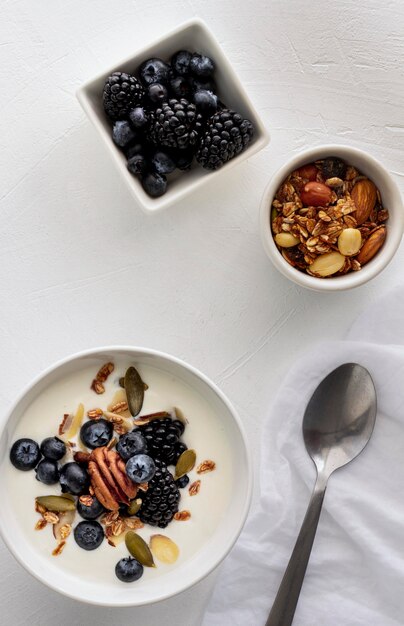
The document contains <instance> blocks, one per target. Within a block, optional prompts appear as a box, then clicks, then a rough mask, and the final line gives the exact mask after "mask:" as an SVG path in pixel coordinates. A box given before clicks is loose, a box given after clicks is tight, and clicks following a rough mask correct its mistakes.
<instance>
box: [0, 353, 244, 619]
mask: <svg viewBox="0 0 404 626" xmlns="http://www.w3.org/2000/svg"><path fill="white" fill-rule="evenodd" d="M113 352H118V353H119V352H132V353H141V354H142V355H144V356H152V357H157V358H159V359H164V360H167V361H169V362H171V363H174V364H175V365H178V366H180V367H182V368H184V369H185V370H187V371H188V372H190V373H191V374H193V375H194V376H196V377H197V378H199V379H200V380H202V382H203V383H205V384H206V385H207V386H208V387H210V389H211V390H212V391H213V392H214V393H215V394H216V395H217V396H218V397H219V399H220V400H221V401H222V402H223V404H224V405H225V406H226V408H227V409H228V411H229V414H230V415H231V417H232V420H233V422H234V423H235V425H236V428H237V430H238V433H239V435H240V444H241V445H242V446H243V448H244V454H245V459H246V464H245V465H246V466H245V473H246V493H245V498H244V501H243V505H242V512H241V514H240V517H239V522H238V524H237V527H236V528H235V530H234V532H233V534H232V535H231V536H229V537H228V540H227V543H226V546H225V550H223V551H222V552H221V553H220V556H219V557H216V556H214V555H212V559H211V561H210V565H209V567H207V568H206V569H204V570H202V572H201V573H199V574H197V575H196V576H195V577H194V578H192V579H190V580H184V579H183V577H181V579H180V580H181V584H180V585H179V586H178V588H177V589H176V590H175V591H174V592H170V591H167V592H163V593H160V594H159V595H157V597H156V598H154V599H152V600H145V601H142V600H141V599H140V600H139V601H135V602H133V599H130V598H129V599H128V601H127V602H126V601H120V602H108V601H105V600H103V599H101V600H99V599H98V598H97V599H96V598H95V597H91V598H85V599H84V598H81V597H77V596H76V595H75V593H74V592H69V591H68V590H66V589H64V588H61V587H60V586H58V584H57V583H56V582H54V581H53V580H51V579H46V578H45V577H42V576H40V575H39V574H38V573H37V572H36V571H35V569H34V568H33V567H31V566H30V565H28V564H27V563H26V562H25V561H24V559H23V558H21V557H20V555H19V554H17V553H16V552H15V551H14V546H13V544H12V541H11V540H10V537H11V535H10V533H8V532H5V529H4V527H3V525H2V523H1V518H0V536H1V538H2V539H3V541H4V543H5V544H6V546H7V548H8V550H9V552H10V553H11V554H12V555H13V557H14V558H15V559H16V560H17V561H18V563H20V565H22V567H23V568H24V569H25V571H27V572H28V573H29V574H31V576H33V577H34V578H36V580H38V581H39V582H41V583H42V584H44V585H45V586H47V587H49V588H50V589H52V590H53V591H57V592H58V593H60V594H62V595H64V596H66V597H68V598H71V599H73V600H76V601H78V602H82V603H84V604H90V605H95V606H109V607H132V606H133V607H134V606H148V605H152V604H156V603H158V602H162V601H164V600H168V599H169V598H173V597H175V596H177V595H178V594H180V593H182V592H184V591H186V590H188V589H191V588H192V587H194V586H195V585H197V584H198V583H199V582H201V581H202V580H204V579H205V578H206V577H207V576H209V574H211V573H212V572H213V571H214V570H215V569H216V568H217V567H218V566H219V565H220V563H221V562H222V561H223V560H224V559H225V558H226V556H227V555H228V553H229V552H230V550H231V549H232V548H233V546H234V544H235V543H236V541H237V539H238V537H239V535H240V533H241V531H242V530H243V527H244V524H245V522H246V519H247V517H248V513H249V510H250V505H251V499H252V490H253V466H252V455H251V452H250V447H249V444H248V439H247V435H246V430H245V428H244V425H243V422H242V421H241V418H240V416H239V415H238V413H237V411H236V409H235V408H234V406H233V405H232V403H231V402H230V401H229V400H228V398H227V397H226V395H225V394H224V393H223V392H222V391H221V389H220V388H219V387H218V386H217V385H216V384H215V383H214V382H213V381H212V380H211V379H210V378H208V377H207V376H206V375H205V374H203V372H201V371H200V370H199V369H197V368H196V367H194V366H193V365H190V364H188V363H187V362H186V361H184V360H183V359H180V358H178V357H176V356H173V355H171V354H169V353H167V352H163V351H161V350H156V349H153V348H144V347H142V346H130V345H124V344H113V345H106V346H100V347H97V348H88V349H85V350H80V351H78V352H74V353H73V354H70V355H68V356H66V357H63V358H61V359H59V360H57V361H56V362H55V363H53V364H52V365H50V366H48V367H47V368H45V369H44V370H43V371H42V372H40V373H39V374H37V375H36V376H35V377H34V378H33V379H32V380H31V382H29V383H28V384H27V385H25V387H24V388H23V390H22V391H21V392H20V393H19V394H18V396H17V398H16V400H15V401H14V402H13V403H12V405H11V406H10V408H9V409H8V410H7V411H6V413H5V414H4V416H3V418H2V419H1V422H0V438H1V437H2V436H3V434H4V430H5V428H6V426H7V424H8V422H9V420H10V418H11V417H12V415H13V413H14V411H15V410H16V409H17V408H18V405H19V404H20V402H21V401H22V400H23V399H24V398H25V396H26V395H27V394H28V393H30V392H31V391H33V390H34V388H35V387H36V386H37V385H38V384H39V383H40V382H42V381H43V380H45V379H46V378H47V377H48V376H49V375H50V374H52V373H53V372H55V371H56V370H57V369H59V368H60V367H63V366H64V365H66V364H68V363H71V362H73V361H75V360H78V359H82V358H85V357H88V356H90V357H91V356H98V355H101V354H102V353H106V354H108V353H113Z"/></svg>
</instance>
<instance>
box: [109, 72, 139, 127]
mask: <svg viewBox="0 0 404 626" xmlns="http://www.w3.org/2000/svg"><path fill="white" fill-rule="evenodd" d="M143 96H144V90H143V87H142V85H141V84H140V82H139V81H138V79H137V78H136V77H135V76H131V75H130V74H126V73H125V72H114V73H113V74H111V76H108V78H107V80H106V81H105V85H104V91H103V94H102V99H103V102H104V109H105V112H106V114H107V115H108V117H110V118H111V120H120V119H123V118H124V117H126V116H127V114H128V113H129V111H130V110H131V109H133V108H134V107H137V106H140V105H141V103H142V100H143Z"/></svg>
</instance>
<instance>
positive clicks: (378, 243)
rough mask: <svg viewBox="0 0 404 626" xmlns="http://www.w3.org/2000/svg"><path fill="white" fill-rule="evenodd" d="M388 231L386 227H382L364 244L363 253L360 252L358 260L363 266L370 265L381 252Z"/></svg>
mask: <svg viewBox="0 0 404 626" xmlns="http://www.w3.org/2000/svg"><path fill="white" fill-rule="evenodd" d="M386 234H387V233H386V229H385V227H384V226H381V227H380V228H378V229H377V230H375V231H374V232H373V233H372V234H371V235H370V237H369V238H368V239H367V240H366V241H365V243H364V244H363V246H362V248H361V251H360V252H359V254H358V256H357V257H356V259H357V260H358V261H359V263H360V264H361V265H365V263H368V262H369V261H370V260H371V259H373V257H374V256H375V254H377V252H379V250H380V248H381V247H382V245H383V244H384V240H385V239H386Z"/></svg>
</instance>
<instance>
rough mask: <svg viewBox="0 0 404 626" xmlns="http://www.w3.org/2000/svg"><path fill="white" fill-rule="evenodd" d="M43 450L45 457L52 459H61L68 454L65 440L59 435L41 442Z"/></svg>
mask: <svg viewBox="0 0 404 626" xmlns="http://www.w3.org/2000/svg"><path fill="white" fill-rule="evenodd" d="M41 452H42V454H43V455H44V457H45V458H47V459H51V461H60V459H61V458H63V457H64V455H65V454H66V446H65V443H64V441H62V440H61V439H59V438H58V437H47V438H46V439H44V440H43V442H42V443H41Z"/></svg>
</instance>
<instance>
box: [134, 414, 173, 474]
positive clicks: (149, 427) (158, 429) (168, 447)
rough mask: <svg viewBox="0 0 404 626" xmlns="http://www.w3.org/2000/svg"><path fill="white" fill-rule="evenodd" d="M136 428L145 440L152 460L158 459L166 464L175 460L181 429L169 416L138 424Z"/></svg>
mask: <svg viewBox="0 0 404 626" xmlns="http://www.w3.org/2000/svg"><path fill="white" fill-rule="evenodd" d="M138 430H140V432H141V434H142V435H143V437H144V438H145V440H146V443H147V449H148V454H149V455H150V456H151V457H152V458H153V459H154V460H156V459H160V460H161V461H164V463H166V464H167V465H171V464H174V463H175V462H176V460H177V455H178V450H177V444H178V443H180V442H179V438H180V437H181V429H180V427H179V426H178V424H176V422H174V420H172V419H171V417H164V418H163V419H161V420H154V421H153V422H150V423H149V424H145V425H144V426H139V428H138Z"/></svg>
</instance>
